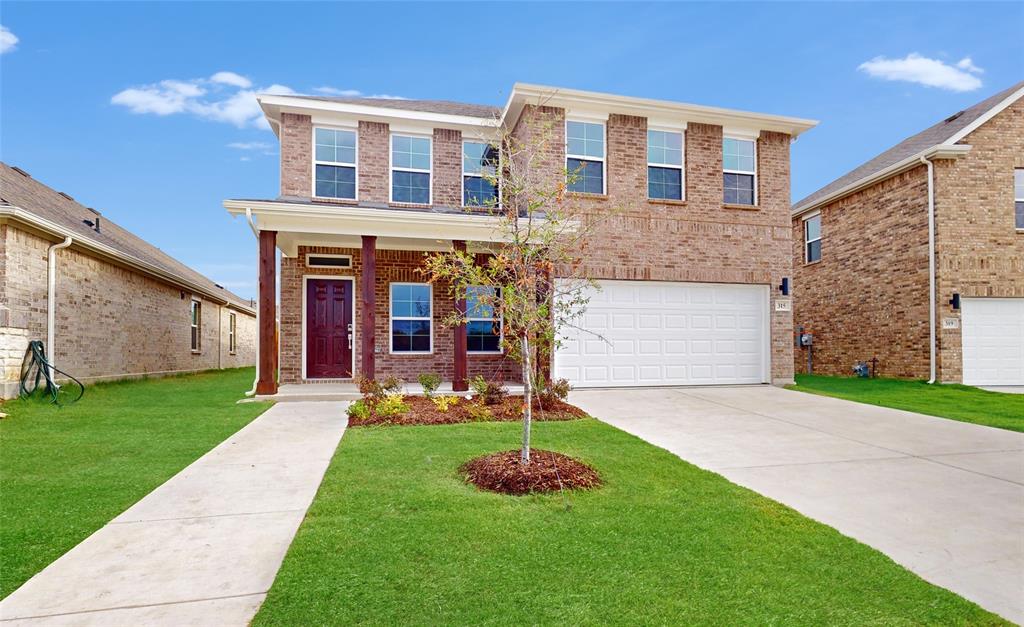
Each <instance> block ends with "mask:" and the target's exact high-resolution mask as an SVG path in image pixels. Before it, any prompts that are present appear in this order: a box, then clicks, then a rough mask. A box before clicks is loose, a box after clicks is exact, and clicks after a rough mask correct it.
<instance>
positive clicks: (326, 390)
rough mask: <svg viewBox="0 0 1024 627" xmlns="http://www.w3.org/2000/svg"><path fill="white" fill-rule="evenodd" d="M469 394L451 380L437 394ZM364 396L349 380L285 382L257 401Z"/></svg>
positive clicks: (409, 387) (409, 389)
mask: <svg viewBox="0 0 1024 627" xmlns="http://www.w3.org/2000/svg"><path fill="white" fill-rule="evenodd" d="M505 387H506V388H507V389H508V392H509V394H512V395H521V394H523V385H522V384H521V383H514V384H508V385H506V386H505ZM456 393H457V394H467V392H456V391H455V390H454V389H453V386H452V382H451V381H445V382H444V383H442V384H441V386H440V387H439V388H437V391H436V392H435V394H456ZM402 394H404V395H406V396H421V395H422V394H423V386H422V385H420V384H419V383H406V384H405V385H404V386H402ZM360 398H362V394H360V393H359V387H358V386H357V385H356V384H355V383H353V382H351V381H349V382H343V383H319V384H311V383H308V382H306V383H285V384H283V385H279V386H278V388H277V392H276V393H274V394H269V395H257V396H256V397H255V400H257V401H275V402H278V403H282V402H290V401H295V402H301V401H355V400H358V399H360Z"/></svg>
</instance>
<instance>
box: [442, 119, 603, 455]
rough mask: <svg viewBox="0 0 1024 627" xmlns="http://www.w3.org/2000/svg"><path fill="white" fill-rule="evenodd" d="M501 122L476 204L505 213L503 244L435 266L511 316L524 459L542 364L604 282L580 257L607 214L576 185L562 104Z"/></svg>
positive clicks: (461, 317)
mask: <svg viewBox="0 0 1024 627" xmlns="http://www.w3.org/2000/svg"><path fill="white" fill-rule="evenodd" d="M495 127H496V130H495V134H496V138H494V139H492V141H490V142H489V150H487V151H486V155H485V156H484V158H483V159H482V172H481V175H482V177H483V178H484V180H485V181H486V182H487V183H488V186H489V188H488V189H485V190H484V191H483V193H482V194H481V197H482V198H480V201H481V202H478V203H475V204H478V205H480V206H479V207H477V208H475V209H471V211H477V212H486V213H489V214H491V215H494V216H496V217H497V218H498V226H497V228H498V230H499V232H500V235H501V238H500V239H501V240H502V242H501V243H500V244H494V245H492V246H489V247H488V249H487V250H486V253H487V257H486V262H485V263H476V259H475V255H473V254H470V253H467V252H463V251H456V250H452V251H449V252H444V253H435V254H432V255H428V257H427V260H426V266H425V272H426V274H427V276H428V277H429V278H430V281H431V282H439V283H445V284H447V285H448V289H449V290H450V291H451V292H452V293H453V295H455V294H458V295H465V294H466V293H467V288H469V287H471V286H473V287H474V288H475V289H474V298H473V301H474V302H473V303H471V305H472V306H475V307H477V308H479V309H482V310H484V311H487V312H490V311H493V312H494V313H495V316H494V317H495V318H498V317H499V316H500V318H501V319H502V320H503V323H504V325H505V333H504V346H503V348H504V349H505V352H506V354H507V355H508V356H509V357H511V358H512V359H514V360H516V361H518V362H519V363H520V364H521V366H522V376H523V386H524V397H525V398H524V403H523V441H522V454H521V456H520V459H521V462H522V463H523V464H528V463H529V462H530V428H531V422H532V419H533V395H534V391H535V390H536V389H538V388H539V387H540V386H542V385H543V382H542V381H541V380H540V378H541V376H540V374H539V372H538V371H539V370H540V369H537V368H535V367H534V365H535V364H538V363H541V361H540V360H545V359H549V358H550V355H551V351H552V350H553V349H554V348H555V347H556V346H557V343H558V334H559V331H560V329H562V328H563V327H566V326H574V325H575V324H576V323H577V319H578V317H579V315H580V314H581V313H582V310H583V309H584V307H585V306H586V304H587V301H588V300H589V296H588V293H589V292H590V291H591V289H596V287H597V286H596V283H595V282H594V281H593V280H591V279H588V278H586V277H585V276H583V275H582V273H581V271H580V267H581V263H580V260H581V255H582V254H583V252H584V250H585V248H586V239H587V235H588V234H589V233H591V232H592V231H593V230H594V229H595V228H596V227H597V226H598V225H599V224H600V222H601V219H602V217H603V215H605V214H607V212H603V213H602V212H599V211H596V210H594V209H593V208H587V209H584V206H583V198H581V197H580V196H579V195H577V194H575V193H573V192H572V191H570V188H571V186H572V183H573V182H574V181H576V180H577V179H578V177H579V172H578V171H567V169H566V167H565V162H564V161H562V160H561V157H560V155H561V146H560V144H561V142H562V141H563V139H562V134H561V132H560V131H561V129H562V128H563V127H562V124H561V118H560V116H557V115H556V112H555V111H553V110H551V109H548V108H545V107H544V106H543V103H538V104H537V105H536V106H532V107H527V108H526V109H525V110H524V112H523V116H522V118H521V120H520V122H519V124H518V125H517V127H516V128H515V129H510V128H505V127H502V126H501V125H500V124H498V123H496V124H495ZM488 186H484V187H488ZM467 204H469V203H467ZM555 276H557V277H558V278H559V280H558V281H557V282H555V281H554V280H553V277H555ZM478 287H482V288H484V289H476V288H478ZM470 313H472V312H470ZM465 320H466V312H458V311H456V312H455V313H454V314H453V315H452V316H450V317H449V318H448V319H446V320H445V322H446V323H447V324H450V325H457V324H460V323H462V322H465Z"/></svg>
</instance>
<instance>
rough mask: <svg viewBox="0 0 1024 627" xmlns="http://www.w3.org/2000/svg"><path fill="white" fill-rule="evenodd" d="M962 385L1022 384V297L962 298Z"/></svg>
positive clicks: (1023, 323) (1023, 353)
mask: <svg viewBox="0 0 1024 627" xmlns="http://www.w3.org/2000/svg"><path fill="white" fill-rule="evenodd" d="M960 316H961V318H962V321H961V324H962V326H963V358H964V383H966V384H967V385H1024V298H964V299H963V300H961V301H960Z"/></svg>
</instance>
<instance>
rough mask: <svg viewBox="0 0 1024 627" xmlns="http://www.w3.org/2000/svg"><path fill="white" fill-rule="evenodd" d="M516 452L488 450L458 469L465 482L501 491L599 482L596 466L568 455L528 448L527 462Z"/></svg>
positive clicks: (576, 487) (553, 488)
mask: <svg viewBox="0 0 1024 627" xmlns="http://www.w3.org/2000/svg"><path fill="white" fill-rule="evenodd" d="M519 455H520V451H519V450H515V451H502V452H500V453H491V454H489V455H484V456H482V457H477V458H475V459H471V460H469V461H468V462H466V463H465V464H463V465H462V466H461V467H460V468H459V471H460V472H462V473H463V475H464V476H465V479H466V482H467V483H472V484H473V485H475V486H477V487H478V488H480V489H482V490H489V491H491V492H500V493H501V494H512V495H522V494H536V493H544V492H557V491H559V490H586V489H590V488H597V487H600V486H601V477H600V475H598V474H597V471H596V470H594V469H593V468H591V467H590V466H588V465H587V464H584V463H583V462H581V461H579V460H578V459H573V458H572V457H569V456H568V455H562V454H561V453H555V452H552V451H543V450H540V449H532V450H531V451H530V463H529V464H522V463H520V461H519Z"/></svg>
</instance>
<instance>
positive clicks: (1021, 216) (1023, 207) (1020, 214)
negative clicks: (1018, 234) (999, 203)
mask: <svg viewBox="0 0 1024 627" xmlns="http://www.w3.org/2000/svg"><path fill="white" fill-rule="evenodd" d="M1014 207H1015V209H1016V212H1017V228H1018V229H1024V200H1018V201H1017V202H1016V203H1014Z"/></svg>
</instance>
